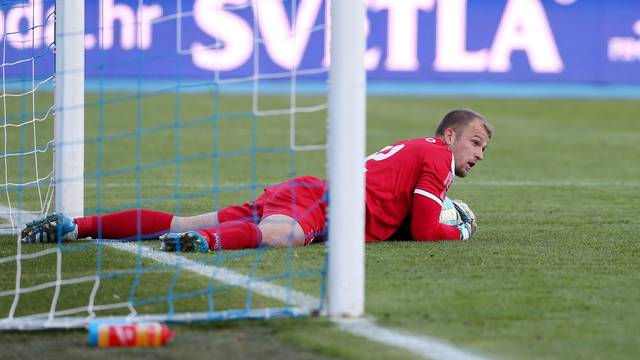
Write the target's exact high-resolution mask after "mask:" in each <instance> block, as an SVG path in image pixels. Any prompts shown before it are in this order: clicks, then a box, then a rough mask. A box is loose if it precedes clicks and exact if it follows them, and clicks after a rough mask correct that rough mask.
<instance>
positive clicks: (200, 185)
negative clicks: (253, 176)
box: [85, 180, 640, 189]
mask: <svg viewBox="0 0 640 360" xmlns="http://www.w3.org/2000/svg"><path fill="white" fill-rule="evenodd" d="M143 184H144V185H145V186H153V187H158V188H175V184H172V183H166V182H162V183H159V182H145V181H143ZM454 184H455V186H465V187H466V186H471V187H527V186H531V187H569V188H600V187H607V188H608V187H640V181H598V180H566V181H528V180H522V181H520V180H513V181H509V180H505V181H469V180H467V181H459V182H455V183H454ZM240 185H248V184H241V183H221V184H219V186H240ZM85 186H86V187H87V188H96V184H95V183H91V182H87V183H86V185H85ZM135 186H136V183H135V182H126V181H125V182H121V181H117V182H106V183H102V184H101V185H100V187H101V188H107V189H109V188H117V189H120V188H123V187H125V188H126V187H135ZM180 188H183V189H212V188H213V184H211V183H204V182H193V183H191V182H187V183H183V184H181V185H180Z"/></svg>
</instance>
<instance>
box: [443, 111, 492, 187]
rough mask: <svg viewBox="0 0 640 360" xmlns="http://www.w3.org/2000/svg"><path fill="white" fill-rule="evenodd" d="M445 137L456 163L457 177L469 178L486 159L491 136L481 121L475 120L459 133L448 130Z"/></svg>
mask: <svg viewBox="0 0 640 360" xmlns="http://www.w3.org/2000/svg"><path fill="white" fill-rule="evenodd" d="M444 135H445V136H444V141H445V142H446V143H447V145H449V149H450V150H451V152H452V153H453V157H454V159H455V162H456V169H455V171H456V175H457V176H460V177H465V176H467V174H468V173H469V171H470V170H471V168H472V167H474V166H475V165H476V164H477V163H478V161H480V160H482V159H483V158H484V150H485V149H486V148H487V145H488V144H489V140H490V139H489V134H487V131H486V130H485V128H484V126H483V125H482V123H481V122H480V121H479V120H474V121H472V122H470V123H469V124H468V125H467V126H466V127H464V128H460V129H458V130H457V131H455V130H453V129H447V130H445V134H444Z"/></svg>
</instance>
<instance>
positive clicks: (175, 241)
mask: <svg viewBox="0 0 640 360" xmlns="http://www.w3.org/2000/svg"><path fill="white" fill-rule="evenodd" d="M160 241H161V248H162V249H163V250H165V251H176V250H178V249H179V250H180V251H198V252H208V251H216V250H237V249H254V248H257V247H259V246H261V245H262V246H273V247H285V246H289V245H293V246H295V245H304V244H305V234H304V231H303V230H302V227H301V226H300V225H299V224H298V222H297V221H295V220H294V219H293V218H291V217H290V216H287V215H280V214H274V215H270V216H268V217H266V218H264V219H262V221H260V224H258V225H256V224H254V223H253V222H249V221H227V222H223V223H220V224H218V225H217V226H213V227H207V228H204V229H199V230H197V231H187V232H181V233H169V234H165V235H163V236H161V237H160Z"/></svg>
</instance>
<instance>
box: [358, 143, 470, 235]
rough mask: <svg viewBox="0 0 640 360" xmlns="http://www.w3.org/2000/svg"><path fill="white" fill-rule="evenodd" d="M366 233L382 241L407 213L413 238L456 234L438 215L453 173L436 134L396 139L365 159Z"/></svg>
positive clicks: (448, 155)
mask: <svg viewBox="0 0 640 360" xmlns="http://www.w3.org/2000/svg"><path fill="white" fill-rule="evenodd" d="M365 164H366V182H367V186H366V216H367V218H366V230H365V233H366V239H367V241H383V240H387V239H388V238H389V237H391V235H393V234H394V233H395V232H396V231H397V230H398V229H399V228H400V226H401V225H402V223H403V221H405V220H407V219H408V218H410V224H411V234H412V237H413V239H415V240H447V239H449V240H457V239H459V238H460V230H459V229H458V228H457V227H455V226H450V225H445V224H440V222H439V217H440V212H441V209H442V201H443V200H444V198H445V196H446V194H447V190H448V189H449V186H450V185H451V183H452V182H453V178H454V168H455V167H454V164H455V163H454V159H453V154H452V153H451V151H450V150H449V148H448V147H447V145H446V144H445V143H444V142H443V141H442V140H441V139H438V138H419V139H411V140H402V141H398V142H396V143H394V144H392V145H390V146H387V147H385V148H383V149H382V150H380V151H378V152H377V153H375V154H373V155H371V156H369V157H367V160H366V163H365Z"/></svg>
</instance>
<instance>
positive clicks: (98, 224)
mask: <svg viewBox="0 0 640 360" xmlns="http://www.w3.org/2000/svg"><path fill="white" fill-rule="evenodd" d="M172 219H173V214H169V213H165V212H161V211H155V210H145V209H141V210H125V211H120V212H115V213H110V214H102V215H92V216H86V217H79V218H75V219H70V218H68V217H66V216H64V215H62V214H51V215H48V216H45V217H43V218H41V219H38V220H35V221H33V222H31V223H29V224H27V225H26V226H25V228H24V230H23V231H22V239H23V241H25V242H31V243H33V242H48V243H51V242H56V241H57V239H58V237H61V238H62V240H63V241H66V240H76V239H81V238H88V237H91V238H94V239H95V238H99V237H100V238H103V239H123V240H124V239H136V238H138V237H141V238H143V239H150V238H154V237H158V236H159V235H161V234H164V233H167V232H168V231H169V230H170V226H171V222H172Z"/></svg>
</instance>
